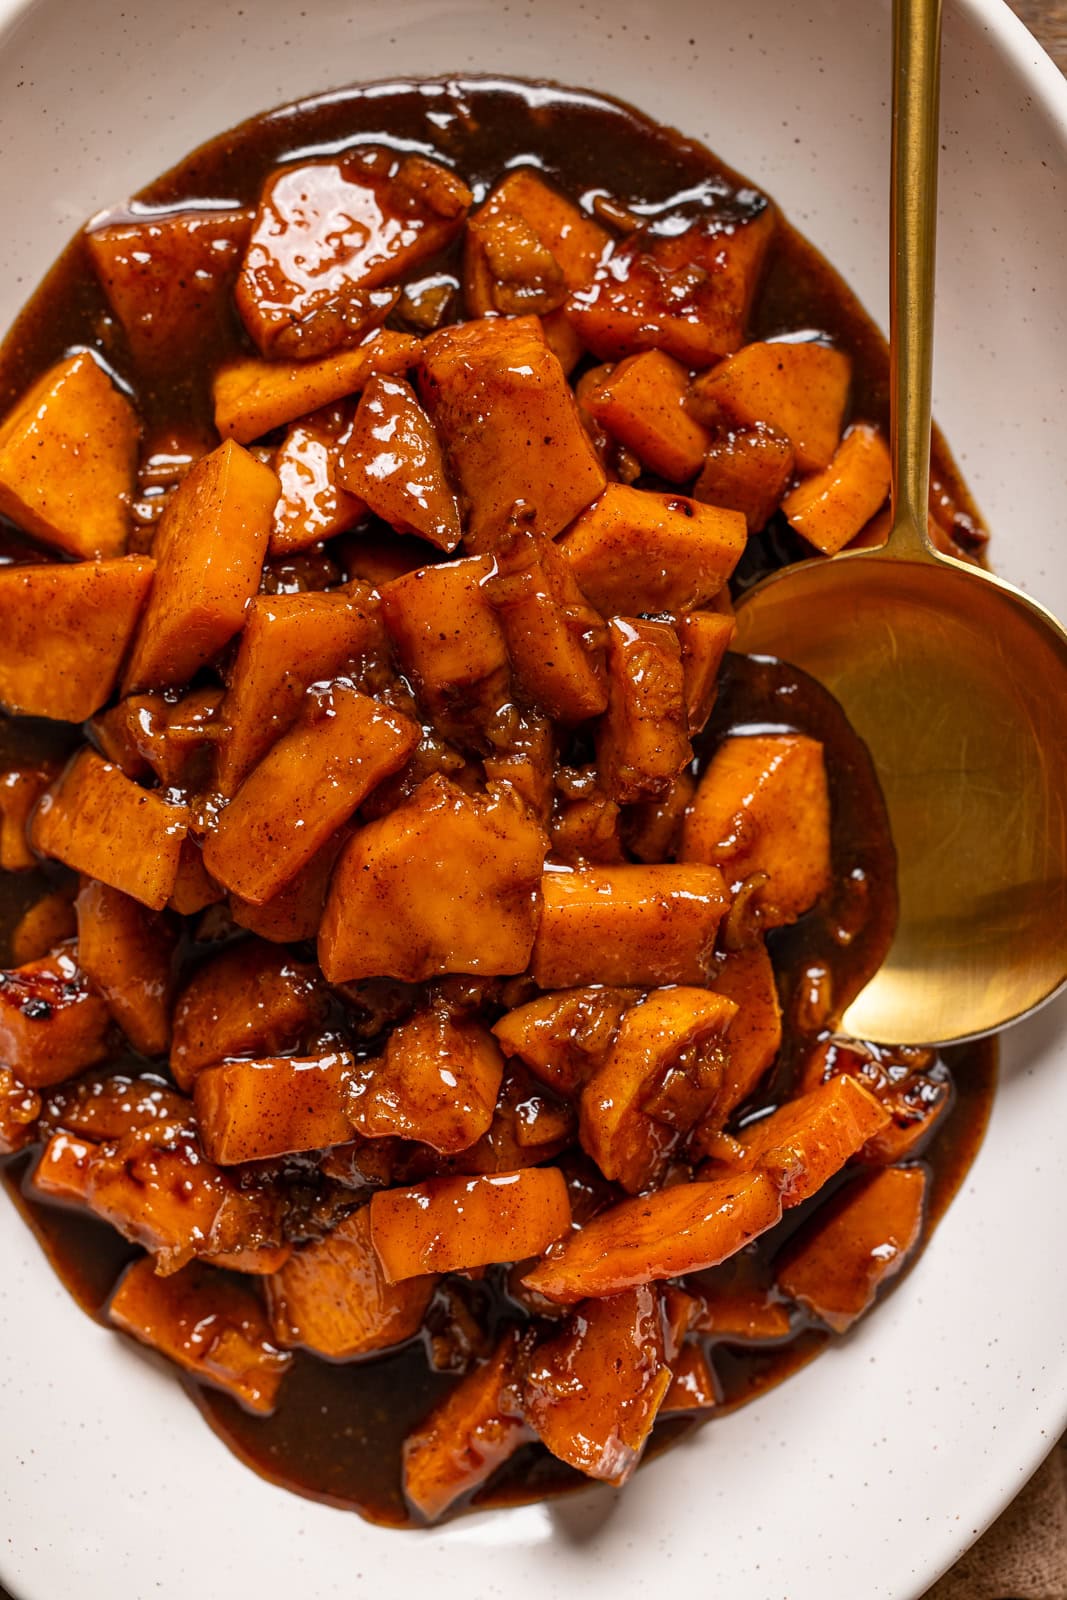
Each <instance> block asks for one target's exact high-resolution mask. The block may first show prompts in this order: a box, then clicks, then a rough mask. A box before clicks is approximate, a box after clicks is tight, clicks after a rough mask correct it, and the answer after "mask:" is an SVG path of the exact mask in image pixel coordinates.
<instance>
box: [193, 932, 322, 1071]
mask: <svg viewBox="0 0 1067 1600" xmlns="http://www.w3.org/2000/svg"><path fill="white" fill-rule="evenodd" d="M324 1006H325V1000H324V996H323V993H322V986H321V984H320V982H319V981H318V976H317V974H316V972H315V969H314V967H313V966H311V965H310V963H307V962H300V961H294V960H292V959H291V958H290V957H289V956H287V955H286V953H285V952H284V951H283V950H275V949H274V948H273V947H272V946H271V945H266V944H261V943H260V942H259V941H258V940H257V939H251V940H248V941H246V942H245V943H243V944H239V945H234V946H233V947H232V948H230V949H228V950H223V951H222V953H221V954H220V955H217V956H213V957H212V958H211V960H210V961H207V962H206V963H205V964H204V965H203V966H202V967H200V968H199V969H198V970H197V971H196V972H195V973H194V974H193V976H192V978H190V980H189V982H188V983H187V984H186V986H185V988H184V989H183V990H182V992H181V994H180V995H179V997H178V1003H177V1005H176V1006H175V1008H174V1022H173V1028H172V1033H171V1045H170V1070H171V1072H172V1073H173V1074H174V1078H175V1081H176V1082H177V1084H178V1085H179V1087H181V1088H182V1089H189V1088H191V1087H192V1084H193V1080H194V1079H195V1077H196V1075H197V1073H198V1072H200V1071H201V1069H202V1068H203V1067H208V1066H211V1065H213V1064H214V1063H215V1062H216V1061H224V1060H226V1059H227V1058H228V1057H230V1056H242V1055H243V1056H258V1055H273V1054H274V1053H275V1052H277V1051H279V1050H284V1049H286V1048H287V1047H288V1046H289V1045H292V1044H294V1043H295V1042H296V1040H298V1039H299V1038H300V1036H301V1034H303V1033H305V1032H306V1031H307V1030H308V1029H310V1028H313V1027H314V1026H315V1025H316V1024H317V1023H318V1022H320V1021H321V1020H322V1016H323V1011H324Z"/></svg>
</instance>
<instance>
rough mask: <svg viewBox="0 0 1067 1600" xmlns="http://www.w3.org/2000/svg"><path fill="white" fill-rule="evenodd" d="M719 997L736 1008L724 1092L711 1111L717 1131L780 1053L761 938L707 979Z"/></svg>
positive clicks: (774, 992)
mask: <svg viewBox="0 0 1067 1600" xmlns="http://www.w3.org/2000/svg"><path fill="white" fill-rule="evenodd" d="M708 982H709V983H710V985H711V987H712V988H713V989H714V990H715V992H716V994H721V995H725V997H726V998H727V999H728V1000H732V1001H733V1003H734V1005H735V1006H736V1007H737V1015H736V1017H735V1018H734V1020H733V1022H732V1023H731V1025H730V1048H729V1051H728V1053H727V1061H726V1071H725V1073H724V1075H723V1082H722V1088H721V1090H720V1093H719V1095H718V1096H717V1098H716V1101H715V1104H714V1106H713V1108H712V1110H713V1116H714V1120H715V1121H716V1123H717V1124H718V1126H719V1127H721V1126H722V1124H723V1123H724V1122H725V1121H726V1118H727V1117H728V1116H729V1115H730V1113H731V1111H734V1110H735V1109H736V1108H737V1107H738V1106H739V1105H740V1104H741V1102H742V1101H743V1100H747V1099H748V1097H749V1095H750V1094H751V1093H752V1092H753V1090H754V1089H755V1087H756V1085H757V1084H758V1083H759V1081H760V1079H761V1078H762V1077H763V1074H764V1073H765V1072H766V1071H767V1068H768V1067H769V1066H770V1064H771V1062H772V1061H773V1060H774V1058H775V1056H776V1055H777V1054H778V1048H779V1046H780V1045H781V1042H782V1013H781V1008H780V1006H779V1004H778V987H777V984H776V983H775V981H774V968H773V967H772V966H771V961H770V957H769V956H768V954H767V947H766V945H765V944H764V943H763V941H762V939H760V940H757V941H756V943H755V944H751V945H747V946H746V947H745V948H744V949H742V950H729V951H727V952H726V953H725V954H724V955H721V956H720V957H719V959H718V963H717V965H716V966H715V967H713V968H712V971H711V975H710V977H709V979H708Z"/></svg>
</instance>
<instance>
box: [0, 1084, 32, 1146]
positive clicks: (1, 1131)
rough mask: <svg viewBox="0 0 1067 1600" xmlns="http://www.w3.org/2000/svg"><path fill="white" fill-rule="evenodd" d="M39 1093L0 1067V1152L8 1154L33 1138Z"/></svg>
mask: <svg viewBox="0 0 1067 1600" xmlns="http://www.w3.org/2000/svg"><path fill="white" fill-rule="evenodd" d="M40 1111H41V1097H40V1095H38V1094H36V1093H35V1092H34V1090H32V1089H27V1087H26V1085H25V1084H24V1083H20V1082H19V1080H18V1079H17V1078H16V1077H15V1074H14V1073H13V1072H12V1071H11V1068H10V1067H0V1156H11V1155H14V1154H15V1151H16V1150H21V1149H22V1147H23V1146H24V1145H27V1144H31V1143H32V1142H33V1141H34V1140H35V1139H36V1138H37V1118H38V1116H39V1115H40Z"/></svg>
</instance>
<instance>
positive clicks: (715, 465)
mask: <svg viewBox="0 0 1067 1600" xmlns="http://www.w3.org/2000/svg"><path fill="white" fill-rule="evenodd" d="M794 459H795V458H794V451H793V446H792V444H791V442H790V441H789V440H788V439H787V438H786V436H785V434H784V433H779V432H778V430H777V428H772V427H770V426H769V425H768V424H767V423H764V422H759V423H756V424H755V426H754V427H751V428H736V429H730V430H727V431H726V432H724V433H720V434H718V435H717V436H716V437H715V438H714V439H712V440H711V442H710V444H709V446H708V449H707V452H706V454H705V457H704V466H703V469H702V470H701V473H700V477H699V478H698V479H697V481H696V483H695V484H694V485H693V498H694V499H695V500H704V501H706V502H707V503H708V505H712V506H722V507H724V508H725V509H727V510H730V511H740V512H741V514H742V516H743V517H744V519H745V523H746V526H747V527H748V531H749V533H759V532H760V531H761V530H762V529H763V528H765V527H766V525H767V523H768V522H769V521H770V520H771V518H772V516H773V515H774V513H775V512H776V511H777V509H778V506H779V503H780V502H781V499H782V496H783V495H784V494H785V491H786V489H787V488H788V487H789V480H790V478H791V477H792V476H793V465H794Z"/></svg>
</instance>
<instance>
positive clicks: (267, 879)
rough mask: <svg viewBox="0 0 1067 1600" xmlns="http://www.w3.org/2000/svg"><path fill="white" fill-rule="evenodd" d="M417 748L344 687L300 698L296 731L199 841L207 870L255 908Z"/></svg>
mask: <svg viewBox="0 0 1067 1600" xmlns="http://www.w3.org/2000/svg"><path fill="white" fill-rule="evenodd" d="M418 742H419V729H418V728H417V727H416V725H415V724H414V723H413V722H410V721H409V720H408V718H407V717H404V716H401V715H400V713H399V712H396V711H391V710H390V709H389V708H388V706H385V705H382V704H381V703H380V702H379V701H377V700H374V699H372V698H371V697H370V695H365V694H361V693H360V692H359V690H358V689H356V688H355V686H354V685H353V684H351V683H349V682H347V681H346V680H344V679H342V680H341V681H340V682H338V683H334V684H332V685H330V686H329V687H326V686H323V687H322V688H321V689H317V690H316V691H314V692H312V693H310V694H309V695H308V696H307V699H306V701H305V705H304V710H303V712H302V713H301V716H300V720H299V721H298V723H297V724H296V726H295V727H294V728H293V729H291V731H290V732H289V733H287V734H285V736H284V737H283V738H281V739H279V740H278V743H277V744H276V745H274V747H273V748H272V749H271V750H269V751H268V752H267V754H266V755H265V756H264V757H263V759H262V761H261V762H260V763H259V765H258V766H257V767H255V768H254V769H253V771H252V772H250V773H249V775H248V777H247V778H246V779H245V781H244V783H243V784H242V785H241V787H240V789H239V790H238V791H237V794H236V796H235V798H234V799H233V800H231V801H230V803H229V805H228V806H227V807H226V809H225V810H224V811H223V812H221V814H220V815H219V818H218V821H217V822H216V825H215V829H214V831H213V832H212V833H209V834H208V837H207V839H206V841H205V844H204V865H205V867H206V868H207V870H208V872H210V874H211V876H212V877H213V878H215V879H217V880H218V882H219V883H221V884H224V885H225V886H226V888H227V889H230V890H232V891H233V892H234V893H235V894H238V895H240V896H241V898H242V899H243V900H250V901H251V902H252V903H253V904H254V905H264V904H265V903H266V902H267V901H268V900H270V899H272V898H273V896H274V895H276V894H277V893H278V892H279V890H281V889H282V888H284V886H285V885H286V884H287V883H289V882H291V880H292V879H293V878H294V877H295V876H296V874H297V873H298V872H300V871H301V870H302V869H303V868H304V867H306V866H307V865H308V863H309V862H310V861H311V860H312V858H313V857H314V856H315V855H316V854H317V852H318V851H319V850H320V849H321V848H322V846H323V845H324V844H325V843H326V842H327V840H329V839H331V838H332V837H333V835H334V834H335V833H336V832H337V830H338V828H340V827H341V826H342V824H343V823H345V822H347V821H348V819H349V817H350V816H351V815H352V813H353V812H354V811H355V810H356V808H357V807H358V806H360V805H361V804H362V802H363V801H364V800H365V799H366V797H367V795H368V794H370V792H371V790H372V789H373V788H374V787H375V786H376V785H377V784H379V783H381V781H382V779H383V778H388V777H389V776H390V774H391V773H394V772H396V771H398V770H399V769H400V768H401V767H402V766H403V765H404V762H405V761H406V760H407V758H408V756H409V755H410V754H411V752H412V751H413V750H414V748H415V746H416V745H417V744H418Z"/></svg>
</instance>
